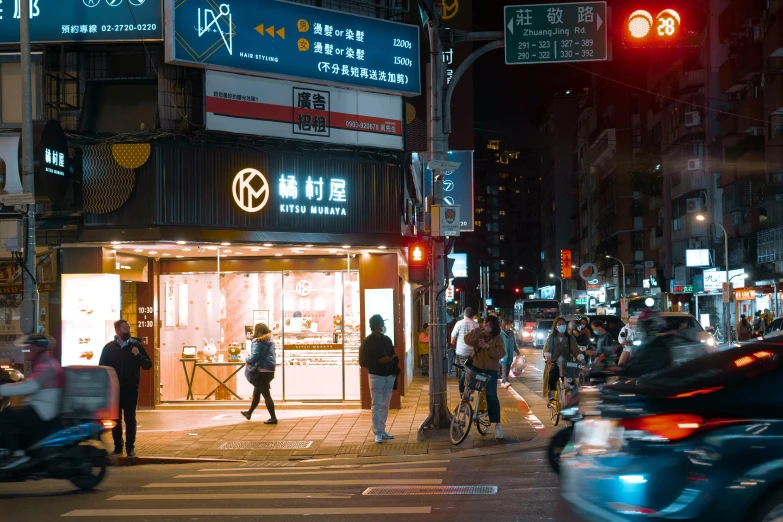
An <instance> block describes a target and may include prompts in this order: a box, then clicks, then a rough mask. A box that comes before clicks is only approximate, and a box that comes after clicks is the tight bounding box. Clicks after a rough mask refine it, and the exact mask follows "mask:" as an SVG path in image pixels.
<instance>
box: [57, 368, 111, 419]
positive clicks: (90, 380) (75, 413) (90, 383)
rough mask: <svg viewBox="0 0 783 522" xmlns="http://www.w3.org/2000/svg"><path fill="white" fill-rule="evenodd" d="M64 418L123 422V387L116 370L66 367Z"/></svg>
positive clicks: (62, 415) (62, 414)
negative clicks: (120, 409)
mask: <svg viewBox="0 0 783 522" xmlns="http://www.w3.org/2000/svg"><path fill="white" fill-rule="evenodd" d="M63 369H64V370H65V388H64V389H63V406H62V413H61V415H60V416H61V417H62V418H64V419H94V420H114V419H117V418H119V415H120V412H119V393H120V385H119V381H118V380H117V373H116V372H115V371H114V368H110V367H108V366H66V367H65V368H63Z"/></svg>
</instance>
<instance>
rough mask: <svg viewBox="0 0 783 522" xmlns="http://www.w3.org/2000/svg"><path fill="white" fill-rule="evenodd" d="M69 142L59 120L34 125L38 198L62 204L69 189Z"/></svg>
mask: <svg viewBox="0 0 783 522" xmlns="http://www.w3.org/2000/svg"><path fill="white" fill-rule="evenodd" d="M68 160H69V158H68V141H67V139H66V137H65V132H63V129H62V127H61V126H60V123H59V122H57V121H56V120H49V121H35V122H33V161H34V173H35V194H36V197H38V196H44V197H47V198H49V199H50V200H51V201H60V200H61V199H62V198H63V195H64V194H65V191H66V189H67V188H68V181H69V178H70V175H69V174H68V168H69V165H68ZM18 163H19V165H18V168H19V172H20V173H21V172H22V171H23V169H22V140H19V162H18Z"/></svg>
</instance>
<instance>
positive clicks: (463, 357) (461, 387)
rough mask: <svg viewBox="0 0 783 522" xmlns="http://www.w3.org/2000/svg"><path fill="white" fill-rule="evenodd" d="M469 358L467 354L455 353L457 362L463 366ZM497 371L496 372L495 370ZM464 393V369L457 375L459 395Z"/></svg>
mask: <svg viewBox="0 0 783 522" xmlns="http://www.w3.org/2000/svg"><path fill="white" fill-rule="evenodd" d="M469 358H470V356H468V355H457V364H459V365H460V366H465V363H466V362H467V360H468V359H469ZM495 373H497V372H495ZM463 393H465V370H462V371H461V372H460V375H459V395H460V397H462V394H463Z"/></svg>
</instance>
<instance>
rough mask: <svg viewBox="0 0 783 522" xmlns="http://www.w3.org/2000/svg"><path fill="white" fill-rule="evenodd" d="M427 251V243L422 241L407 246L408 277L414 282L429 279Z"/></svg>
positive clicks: (423, 281) (424, 281)
mask: <svg viewBox="0 0 783 522" xmlns="http://www.w3.org/2000/svg"><path fill="white" fill-rule="evenodd" d="M427 252H429V245H428V244H427V243H424V242H420V243H413V244H412V245H410V246H409V247H408V279H410V280H411V281H412V282H414V283H426V282H427V281H429V279H430V277H429V275H430V274H429V270H428V269H427V258H428V257H429V256H428V255H427Z"/></svg>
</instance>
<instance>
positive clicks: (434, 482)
mask: <svg viewBox="0 0 783 522" xmlns="http://www.w3.org/2000/svg"><path fill="white" fill-rule="evenodd" d="M442 483H443V480H441V479H374V478H366V479H348V480H262V481H252V482H229V481H222V482H155V483H153V484H147V485H146V486H144V487H145V488H220V487H239V486H403V485H410V486H439V485H441V484H442Z"/></svg>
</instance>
